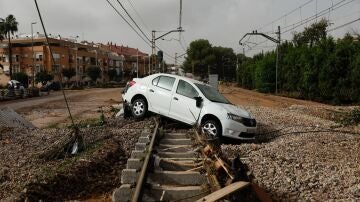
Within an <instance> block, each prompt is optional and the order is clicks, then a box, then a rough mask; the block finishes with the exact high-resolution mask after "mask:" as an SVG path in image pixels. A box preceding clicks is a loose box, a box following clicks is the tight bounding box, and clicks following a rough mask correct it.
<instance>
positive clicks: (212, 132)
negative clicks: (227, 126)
mask: <svg viewBox="0 0 360 202" xmlns="http://www.w3.org/2000/svg"><path fill="white" fill-rule="evenodd" d="M201 129H202V131H203V133H205V134H207V135H209V136H210V137H211V138H217V137H220V136H221V127H220V124H219V123H218V122H217V121H215V120H207V121H205V122H204V123H203V124H202V125H201Z"/></svg>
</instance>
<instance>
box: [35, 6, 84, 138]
mask: <svg viewBox="0 0 360 202" xmlns="http://www.w3.org/2000/svg"><path fill="white" fill-rule="evenodd" d="M34 2H35V6H36V10H37V13H38V15H39V19H40V23H41V26H42V28H43V31H44V35H45V38H46V43H47V46H48V48H49V52H50V58H51V63H52V65H53V67H54V66H55V60H54V55H53V51H52V48H51V45H50V42H49V37H48V35H47V32H46V28H45V25H44V22H43V18H42V16H41V12H40V8H39V5H38V3H37V0H34ZM60 88H61V91H62V94H63V96H64V101H65V104H66V108H67V111H68V113H69V117H70V120H71V124H72V126H73V129H74V130H75V132H76V131H77V129H76V126H75V122H74V119H73V116H72V114H71V110H70V107H69V103H68V100H67V97H66V94H65V91H64V89H63V88H62V84H61V82H60Z"/></svg>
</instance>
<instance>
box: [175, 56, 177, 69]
mask: <svg viewBox="0 0 360 202" xmlns="http://www.w3.org/2000/svg"><path fill="white" fill-rule="evenodd" d="M176 66H177V53H175V67H176Z"/></svg>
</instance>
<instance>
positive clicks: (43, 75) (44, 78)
mask: <svg viewBox="0 0 360 202" xmlns="http://www.w3.org/2000/svg"><path fill="white" fill-rule="evenodd" d="M52 80H53V76H52V75H51V74H49V73H47V72H45V71H41V72H39V73H37V74H36V76H35V81H36V82H37V83H41V84H42V85H45V84H46V83H47V82H48V81H52Z"/></svg>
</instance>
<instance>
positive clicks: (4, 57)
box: [0, 55, 9, 62]
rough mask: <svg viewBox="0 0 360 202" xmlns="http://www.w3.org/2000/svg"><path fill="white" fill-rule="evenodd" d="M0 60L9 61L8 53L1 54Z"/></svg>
mask: <svg viewBox="0 0 360 202" xmlns="http://www.w3.org/2000/svg"><path fill="white" fill-rule="evenodd" d="M0 60H1V61H2V62H9V61H8V58H7V55H0Z"/></svg>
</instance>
